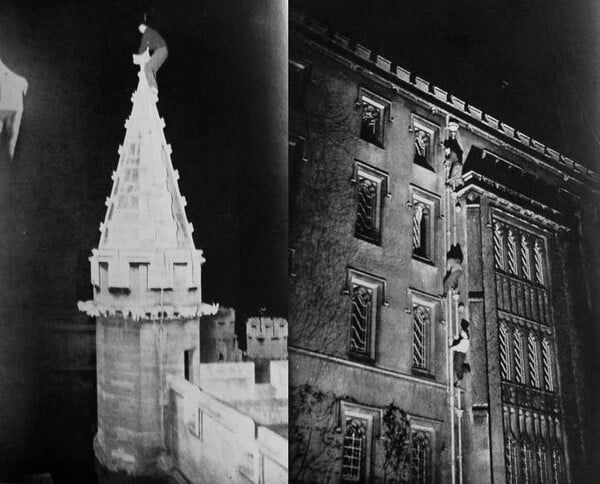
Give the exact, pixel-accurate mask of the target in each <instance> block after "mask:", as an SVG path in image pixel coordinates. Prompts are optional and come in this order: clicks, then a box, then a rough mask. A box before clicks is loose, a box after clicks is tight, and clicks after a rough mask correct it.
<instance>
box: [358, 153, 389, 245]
mask: <svg viewBox="0 0 600 484" xmlns="http://www.w3.org/2000/svg"><path fill="white" fill-rule="evenodd" d="M352 182H353V183H355V184H356V219H355V223H354V235H355V236H356V237H358V238H360V239H363V240H366V241H368V242H372V243H375V244H379V243H380V241H381V210H382V201H383V196H382V195H383V192H384V190H387V175H386V174H385V173H383V172H381V171H379V170H377V169H376V168H373V167H370V166H368V165H365V164H364V163H361V162H359V161H356V162H355V164H354V177H353V179H352Z"/></svg>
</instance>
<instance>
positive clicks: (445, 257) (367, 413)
mask: <svg viewBox="0 0 600 484" xmlns="http://www.w3.org/2000/svg"><path fill="white" fill-rule="evenodd" d="M289 183H290V185H289V188H290V219H291V223H290V252H289V267H290V285H291V296H290V334H289V352H290V362H291V366H290V377H291V384H290V385H291V388H292V392H294V395H296V397H294V396H293V397H292V398H293V400H292V405H291V408H292V411H291V415H292V419H294V421H292V422H291V425H290V428H291V429H292V430H291V431H290V432H291V435H290V441H291V443H290V449H291V450H290V452H291V463H290V467H291V471H290V478H291V479H292V480H296V481H298V482H311V479H315V476H319V478H320V479H322V480H323V481H327V482H418V483H425V482H434V483H446V482H471V483H481V482H507V483H521V482H523V483H524V482H560V483H562V482H591V481H590V478H591V476H590V475H589V472H591V470H590V468H591V467H590V464H591V463H592V462H593V458H594V457H593V456H594V452H595V450H594V446H593V442H594V438H595V437H596V436H595V435H594V434H593V432H594V431H593V430H590V428H589V426H587V425H586V421H589V422H593V421H594V420H593V418H594V415H593V408H592V401H591V397H592V394H591V393H590V391H589V388H590V387H591V388H593V384H594V382H595V379H596V378H597V377H596V376H594V371H593V370H594V366H593V365H595V364H596V363H595V362H593V361H592V359H591V358H589V356H590V355H592V354H593V353H591V350H592V349H593V347H594V344H595V343H597V342H598V334H597V329H596V328H594V324H593V321H597V320H598V306H597V300H598V295H599V293H598V285H597V283H596V282H595V281H597V280H598V275H599V271H598V262H597V261H598V258H597V255H598V254H597V253H596V251H597V249H596V248H595V247H594V246H593V241H594V240H595V238H596V236H597V234H598V213H597V211H596V208H595V207H597V206H598V193H599V192H598V189H599V188H600V177H598V175H597V174H596V173H594V172H592V171H591V170H589V169H586V168H585V167H583V166H582V165H579V164H577V163H575V162H573V161H572V160H570V159H568V158H566V157H564V156H562V155H561V154H559V153H558V152H556V151H555V150H553V149H551V148H550V147H547V146H545V145H544V144H542V143H540V142H539V141H537V140H535V139H532V138H530V137H529V136H527V135H525V134H524V133H521V132H520V131H518V130H516V129H514V128H512V127H511V126H509V125H507V124H505V123H503V122H502V121H500V120H498V119H496V118H494V117H493V116H492V115H490V114H488V113H486V112H484V111H482V110H480V109H478V108H476V107H474V106H472V105H470V104H468V103H466V102H465V101H462V100H461V99H459V98H457V97H455V96H453V95H452V94H450V93H448V92H446V91H444V90H442V89H441V88H439V87H438V86H435V85H433V84H431V83H429V82H427V81H426V80H424V79H422V78H420V77H418V76H416V75H414V74H412V73H410V72H408V71H406V70H404V69H403V68H401V67H400V66H397V65H396V64H393V63H392V62H391V61H389V60H388V59H385V58H384V57H381V56H379V55H376V54H375V53H374V52H372V51H371V50H370V49H368V48H367V47H365V46H362V45H360V44H356V43H354V42H352V40H351V39H348V38H346V37H344V36H343V35H340V34H337V33H332V32H330V31H328V29H327V28H326V27H324V26H322V25H320V24H319V23H317V22H313V21H312V20H311V19H307V18H305V17H304V15H302V14H298V13H292V14H291V18H290V142H289ZM463 319H466V320H467V321H468V322H469V323H470V326H469V330H470V350H469V351H468V353H467V362H468V363H469V366H470V370H471V371H470V372H467V373H466V376H465V378H464V379H463V381H462V382H461V383H460V385H459V386H458V387H457V388H456V389H455V387H454V385H453V383H454V376H453V372H452V370H451V368H452V366H451V359H452V354H451V353H450V352H449V350H448V347H449V345H450V342H451V340H452V337H453V336H454V335H456V334H457V332H458V327H459V324H460V322H461V320H463ZM307 394H309V395H312V396H313V397H316V398H314V399H313V400H310V399H309V400H307V399H306V395H307ZM300 396H301V397H302V398H301V397H300ZM294 398H295V399H294ZM307 402H308V403H307ZM323 402H329V403H327V405H324V404H323ZM392 404H393V406H394V407H396V408H400V409H402V410H403V411H404V412H406V415H407V419H408V423H409V425H408V426H407V429H406V433H405V436H404V437H402V439H401V440H402V442H404V443H405V445H404V447H402V445H400V446H399V447H397V448H398V449H400V450H399V451H398V452H397V453H396V454H393V453H390V452H391V451H390V449H392V450H393V445H391V444H390V442H391V443H393V442H394V440H393V438H392V439H391V438H390V435H391V433H390V424H389V420H387V419H386V415H388V409H390V408H392V407H391V405H392ZM307 407H310V408H311V411H307ZM319 412H321V414H322V415H321V416H320V417H319V418H318V419H317V417H315V415H317V414H319ZM307 415H308V417H307ZM311 419H313V420H311ZM315 419H316V420H315ZM306 422H312V423H311V424H307V423H306ZM308 427H311V428H312V431H311V432H304V431H303V429H306V428H308ZM390 439H391V440H390ZM399 456H400V457H399ZM399 461H402V464H401V465H399V466H397V467H394V466H393V463H394V462H399ZM306 462H311V464H310V465H308V464H306ZM307 467H308V469H307ZM390 469H391V471H390Z"/></svg>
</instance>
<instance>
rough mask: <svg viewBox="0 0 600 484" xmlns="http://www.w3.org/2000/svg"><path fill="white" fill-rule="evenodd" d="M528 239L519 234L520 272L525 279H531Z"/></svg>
mask: <svg viewBox="0 0 600 484" xmlns="http://www.w3.org/2000/svg"><path fill="white" fill-rule="evenodd" d="M530 252H531V251H530V247H529V239H528V238H527V237H526V236H525V235H523V234H521V273H522V274H523V277H524V278H525V279H528V280H531V254H530Z"/></svg>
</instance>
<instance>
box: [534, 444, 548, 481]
mask: <svg viewBox="0 0 600 484" xmlns="http://www.w3.org/2000/svg"><path fill="white" fill-rule="evenodd" d="M537 474H538V481H539V483H540V484H550V483H551V482H552V477H551V476H552V474H551V468H550V459H549V458H548V451H547V450H546V447H544V446H543V445H540V446H539V447H538V449H537Z"/></svg>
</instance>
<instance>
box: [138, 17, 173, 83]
mask: <svg viewBox="0 0 600 484" xmlns="http://www.w3.org/2000/svg"><path fill="white" fill-rule="evenodd" d="M148 23H149V22H148V20H147V15H146V14H144V18H143V20H142V21H141V22H140V24H139V26H138V30H139V31H140V33H141V34H142V40H141V42H140V47H139V49H138V56H140V55H142V54H143V53H144V52H146V51H148V54H149V55H150V59H149V60H148V61H147V62H146V64H145V65H144V72H145V73H146V79H147V80H148V85H149V86H150V87H151V88H152V89H154V90H155V91H158V85H157V83H156V74H157V72H158V70H159V69H160V67H161V66H162V65H163V63H164V62H165V60H167V57H168V56H169V51H168V50H167V43H166V42H165V39H163V38H162V36H161V35H160V34H159V33H158V32H157V31H156V30H154V29H153V28H152V27H150V26H148ZM134 57H135V56H134Z"/></svg>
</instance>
